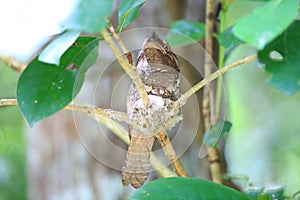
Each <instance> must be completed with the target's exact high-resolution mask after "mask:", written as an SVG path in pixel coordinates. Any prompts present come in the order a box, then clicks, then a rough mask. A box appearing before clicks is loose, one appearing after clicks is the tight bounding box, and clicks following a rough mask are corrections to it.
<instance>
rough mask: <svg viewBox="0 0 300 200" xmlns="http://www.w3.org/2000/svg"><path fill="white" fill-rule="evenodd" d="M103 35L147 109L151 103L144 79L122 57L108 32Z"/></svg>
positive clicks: (103, 32)
mask: <svg viewBox="0 0 300 200" xmlns="http://www.w3.org/2000/svg"><path fill="white" fill-rule="evenodd" d="M101 34H102V35H103V37H104V39H105V41H106V42H107V44H108V45H109V46H110V48H111V49H112V51H113V53H114V55H115V56H116V58H117V60H118V61H119V63H120V65H121V66H122V68H123V69H124V71H125V72H126V74H128V76H129V77H130V78H131V80H132V81H133V83H134V84H135V86H136V88H137V90H138V92H139V94H140V96H141V98H142V101H143V103H144V105H145V107H148V103H149V99H148V94H147V92H146V90H145V86H144V84H143V81H142V79H141V78H140V76H139V74H138V73H137V71H136V68H134V67H132V66H131V65H130V64H129V62H128V61H127V60H126V59H124V57H123V56H122V54H121V52H120V51H119V49H118V47H117V46H116V45H115V43H114V42H113V40H112V39H111V37H110V36H109V33H108V32H107V31H106V30H103V31H102V32H101Z"/></svg>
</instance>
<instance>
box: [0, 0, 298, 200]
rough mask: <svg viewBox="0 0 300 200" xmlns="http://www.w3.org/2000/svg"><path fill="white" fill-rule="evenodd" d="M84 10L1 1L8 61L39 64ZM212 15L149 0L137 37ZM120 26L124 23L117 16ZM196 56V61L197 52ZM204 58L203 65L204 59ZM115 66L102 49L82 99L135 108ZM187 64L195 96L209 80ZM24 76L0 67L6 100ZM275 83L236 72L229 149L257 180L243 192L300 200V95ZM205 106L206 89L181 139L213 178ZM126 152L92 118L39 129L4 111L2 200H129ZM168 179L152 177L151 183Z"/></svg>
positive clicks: (188, 158)
mask: <svg viewBox="0 0 300 200" xmlns="http://www.w3.org/2000/svg"><path fill="white" fill-rule="evenodd" d="M74 3H75V0H68V1H58V0H55V1H54V0H52V1H43V2H40V1H38V0H11V1H6V2H1V3H0V9H1V12H0V22H1V25H2V27H3V28H2V31H1V33H0V34H1V35H0V55H6V56H11V57H14V58H16V59H17V60H20V61H22V62H29V60H30V59H31V58H32V57H33V56H34V55H35V54H36V52H37V51H39V49H40V48H41V47H42V46H43V45H45V44H46V43H47V41H48V40H49V38H51V37H52V36H53V35H54V34H57V33H59V32H60V31H61V30H60V26H59V23H60V21H62V20H63V19H64V18H66V17H67V16H68V14H69V13H70V12H71V11H72V9H73V7H74ZM258 5H260V3H258V2H250V1H234V2H233V3H232V4H231V6H230V8H229V11H228V15H227V18H226V26H227V27H230V26H231V25H232V24H233V23H234V22H236V20H238V19H239V18H240V17H241V16H243V15H245V14H247V13H249V12H250V11H251V10H252V9H254V8H255V7H256V6H258ZM204 15H205V1H203V0H186V1H183V0H152V1H148V2H146V3H145V5H144V6H143V7H142V9H141V12H140V13H139V17H138V19H137V20H136V21H135V22H134V23H132V24H131V25H129V27H128V28H127V30H130V29H132V30H133V29H134V28H143V27H160V28H168V27H169V24H170V22H172V21H174V20H177V19H183V18H184V19H187V20H191V21H204ZM112 23H113V24H116V23H117V14H116V13H114V15H113V16H112ZM161 34H163V31H162V33H161ZM130 36H131V37H134V39H133V40H132V39H131V40H130V41H132V43H133V44H132V45H133V46H139V45H140V46H141V45H142V42H143V40H144V39H145V35H140V36H139V37H136V34H134V33H132V34H129V37H130ZM128 45H129V44H128ZM178 51H180V50H178ZM187 51H190V53H191V54H192V53H193V51H194V49H192V48H190V49H187ZM253 53H255V50H254V49H253V48H251V47H249V46H246V45H244V46H240V47H238V48H237V49H235V50H234V52H233V53H232V54H231V55H230V56H229V58H228V59H227V60H226V63H231V62H233V61H235V60H238V59H240V58H242V57H243V56H246V55H250V54H253ZM198 57H199V59H200V62H201V59H202V57H203V52H202V53H201V54H200V55H198ZM113 61H114V56H113V54H112V53H111V51H110V50H109V48H108V47H107V46H106V45H105V44H101V45H100V49H99V58H98V60H97V62H96V64H95V66H94V67H92V68H91V69H90V70H89V71H88V73H87V79H86V81H85V84H84V86H83V88H82V90H81V92H80V94H79V95H78V97H77V98H76V100H75V102H78V103H81V104H88V105H94V106H97V107H102V108H110V107H113V108H114V109H118V110H121V111H125V107H124V106H125V100H126V93H127V88H126V87H128V84H129V80H128V79H127V85H126V84H123V83H126V77H124V76H123V75H124V72H123V71H122V70H121V69H120V68H119V67H118V64H117V63H116V62H113ZM181 63H183V66H184V69H183V72H182V73H184V77H182V81H183V82H184V83H185V85H184V86H183V87H182V91H185V90H186V89H187V88H188V87H189V84H191V85H193V84H195V83H196V82H197V81H199V80H201V75H200V74H199V73H194V71H193V70H194V69H193V66H190V64H189V63H188V62H185V61H184V60H182V61H181ZM202 65H203V63H199V66H202ZM101 66H109V68H107V67H101ZM100 76H101V80H99V77H100ZM18 77H19V73H18V72H16V71H13V70H12V69H10V68H9V67H7V66H5V64H4V63H2V62H0V98H14V97H15V96H16V95H15V91H16V85H17V80H18ZM269 77H270V74H268V73H266V72H265V71H264V69H263V67H262V66H260V65H259V64H258V63H254V62H252V63H249V64H246V65H245V66H240V67H238V68H236V69H234V70H232V71H230V72H229V73H228V74H226V76H225V82H224V84H225V87H226V97H225V100H226V111H227V116H226V118H227V119H228V120H229V121H231V122H232V123H233V128H232V130H231V132H230V134H229V137H228V138H227V139H226V141H225V145H224V146H225V147H224V148H223V149H221V151H222V152H224V156H225V160H226V164H227V166H226V167H227V170H228V172H229V173H230V174H231V175H232V176H235V177H238V176H240V175H242V176H244V177H248V178H249V180H248V182H245V181H241V180H239V181H235V182H234V183H235V184H236V185H237V186H239V187H240V189H246V188H247V187H248V186H249V184H250V183H251V185H253V186H254V187H266V188H267V189H274V188H275V189H276V188H279V187H284V188H285V190H286V193H287V194H293V193H295V192H296V191H298V190H299V189H300V167H299V166H300V140H298V138H299V137H298V136H299V131H300V124H299V122H298V121H299V120H298V119H300V112H298V110H297V109H295V108H297V107H298V105H300V104H299V101H300V94H299V92H298V93H296V94H295V95H293V96H286V95H284V94H282V93H280V92H279V91H278V90H276V89H274V88H273V87H272V86H270V85H269V84H268V83H267V81H266V80H267V79H268V78H269ZM120 85H125V86H124V87H120ZM199 99H201V92H199V94H198V95H197V97H193V98H191V100H190V101H189V102H188V104H187V106H186V107H185V108H184V109H185V111H184V112H185V113H187V114H186V115H185V116H184V118H185V119H184V121H183V122H182V124H180V125H181V127H182V129H180V128H178V127H177V129H179V130H180V131H179V134H178V136H177V137H174V136H172V135H171V137H172V138H173V139H174V140H173V142H174V146H175V150H176V151H177V152H179V154H180V155H182V157H181V159H182V161H183V164H184V165H185V167H186V168H187V170H188V171H189V173H190V175H191V176H194V177H200V178H205V179H209V178H210V174H209V167H208V163H207V161H206V160H205V159H202V160H199V158H198V153H199V149H200V139H201V138H198V137H196V136H195V133H194V132H193V131H194V129H193V130H191V129H192V128H190V127H193V128H194V127H197V128H198V131H201V128H202V127H201V123H200V122H201V120H200V119H199V116H200V112H198V111H199V109H201V106H199V105H198V100H199ZM195 109H197V110H198V111H197V112H195ZM192 114H195V115H192ZM200 117H201V116H200ZM195 119H197V120H195ZM195 121H196V124H195V123H193V122H195ZM123 127H124V128H126V125H123ZM182 134H185V135H182ZM155 148H159V147H155ZM126 149H127V146H126V144H124V143H123V142H121V141H120V140H119V139H118V138H117V137H116V136H115V135H114V134H112V133H111V132H109V131H108V130H107V129H106V128H105V127H102V126H101V125H99V124H98V123H97V122H96V121H94V120H93V119H89V118H87V117H86V116H81V115H77V114H74V113H71V112H67V111H61V112H59V113H57V114H55V115H53V116H51V117H49V118H47V119H45V120H42V121H41V122H39V123H37V124H36V125H35V126H34V127H33V128H29V127H28V125H27V123H26V122H25V120H24V118H23V117H22V116H21V114H20V111H19V109H18V108H17V107H0V200H2V199H3V200H6V199H66V200H68V199H108V200H112V199H113V200H114V199H126V198H127V197H128V196H129V195H130V194H131V193H132V192H133V191H134V190H133V189H132V188H131V187H123V186H122V184H121V176H120V172H119V169H120V168H121V166H122V164H123V160H124V159H125V150H126ZM157 153H158V155H159V156H160V157H161V158H162V159H163V160H164V157H163V155H161V154H160V152H157ZM164 162H165V163H167V161H166V160H164ZM158 177H159V176H158V175H157V174H156V173H155V172H151V175H150V179H155V178H158Z"/></svg>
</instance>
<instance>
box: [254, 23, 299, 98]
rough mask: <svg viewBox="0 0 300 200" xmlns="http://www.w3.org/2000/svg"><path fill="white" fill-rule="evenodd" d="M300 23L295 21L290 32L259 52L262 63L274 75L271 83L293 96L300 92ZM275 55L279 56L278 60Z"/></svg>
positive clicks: (287, 31)
mask: <svg viewBox="0 0 300 200" xmlns="http://www.w3.org/2000/svg"><path fill="white" fill-rule="evenodd" d="M299 46H300V21H295V22H294V23H293V24H292V25H291V26H290V27H289V29H288V30H286V31H285V32H284V33H283V34H281V35H280V36H279V37H278V38H276V39H275V40H274V41H273V42H271V43H270V44H268V45H267V46H266V47H265V48H264V49H263V50H261V51H259V52H258V58H259V60H260V62H262V63H264V64H265V66H266V70H267V71H268V72H270V73H272V74H273V76H272V77H271V79H270V80H269V82H270V83H271V84H272V85H273V86H275V87H276V88H278V89H279V90H281V91H282V92H284V93H285V94H288V95H291V94H294V93H295V92H297V91H298V90H299V80H300V65H299V63H300V49H299ZM272 52H273V53H275V52H276V53H277V54H279V56H280V57H278V58H276V57H275V56H273V55H272Z"/></svg>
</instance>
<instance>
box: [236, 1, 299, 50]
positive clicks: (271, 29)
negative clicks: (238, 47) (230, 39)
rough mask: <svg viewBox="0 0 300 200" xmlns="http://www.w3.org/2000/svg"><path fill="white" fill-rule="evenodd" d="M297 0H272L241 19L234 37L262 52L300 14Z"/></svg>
mask: <svg viewBox="0 0 300 200" xmlns="http://www.w3.org/2000/svg"><path fill="white" fill-rule="evenodd" d="M298 8H299V3H298V1H296V0H272V1H269V2H267V3H265V4H264V5H262V6H260V7H258V8H256V9H255V10H254V11H253V13H252V14H249V15H247V16H245V17H243V18H242V19H240V20H239V21H238V22H237V24H236V25H235V26H234V27H233V33H234V35H235V36H236V37H237V38H239V39H240V40H242V41H243V42H245V43H248V44H251V45H253V46H255V47H256V48H257V49H259V50H261V49H263V48H264V47H265V45H267V44H268V43H269V42H271V41H272V40H274V39H275V38H276V37H277V36H279V35H280V34H281V33H282V32H283V31H284V30H286V29H287V28H288V26H289V25H290V24H291V23H292V22H293V21H294V19H295V18H296V17H297V14H298Z"/></svg>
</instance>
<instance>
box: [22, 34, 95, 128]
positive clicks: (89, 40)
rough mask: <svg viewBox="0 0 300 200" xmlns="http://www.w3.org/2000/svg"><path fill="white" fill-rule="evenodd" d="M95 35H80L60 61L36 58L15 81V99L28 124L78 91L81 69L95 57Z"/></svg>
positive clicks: (56, 107)
mask: <svg viewBox="0 0 300 200" xmlns="http://www.w3.org/2000/svg"><path fill="white" fill-rule="evenodd" d="M98 42H99V41H98V39H96V38H93V37H79V38H78V39H77V40H76V43H75V45H72V46H71V47H70V48H69V49H68V50H67V51H66V52H65V53H64V55H63V56H62V58H61V61H60V65H58V66H57V65H53V64H48V63H44V62H41V61H39V60H38V59H37V58H35V59H34V60H33V61H32V62H31V63H29V65H28V66H27V68H26V69H25V70H24V72H23V73H22V74H21V76H20V78H19V81H18V88H17V100H18V104H19V107H20V109H21V111H22V113H23V115H24V116H25V118H26V119H27V121H28V123H29V124H30V126H33V125H34V123H36V122H37V121H39V120H41V119H43V118H46V117H48V116H50V115H52V114H54V113H55V112H57V111H59V110H60V109H62V108H63V107H65V106H66V105H67V104H69V103H70V102H71V101H72V99H73V98H74V97H75V96H76V95H77V94H78V92H79V90H80V88H81V85H82V82H83V79H84V73H85V72H86V70H87V69H88V67H89V66H91V65H92V64H93V63H94V62H95V60H96V57H97V53H96V52H97V49H98V48H97V45H98Z"/></svg>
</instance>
